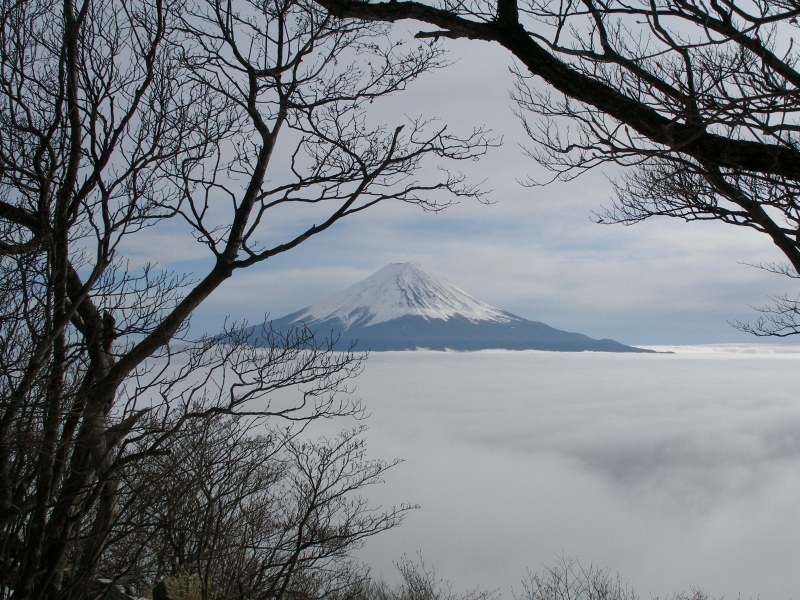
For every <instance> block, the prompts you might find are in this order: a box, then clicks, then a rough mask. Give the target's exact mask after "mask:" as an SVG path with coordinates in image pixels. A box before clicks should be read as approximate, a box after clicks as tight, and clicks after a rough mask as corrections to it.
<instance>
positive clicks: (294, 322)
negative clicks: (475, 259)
mask: <svg viewBox="0 0 800 600" xmlns="http://www.w3.org/2000/svg"><path fill="white" fill-rule="evenodd" d="M270 325H271V328H272V329H273V330H274V331H276V332H279V333H284V332H287V331H289V330H290V329H292V328H293V327H299V326H306V327H308V328H309V329H310V330H311V331H313V332H315V333H317V334H319V335H321V336H324V335H328V334H330V333H334V334H336V335H338V336H340V337H339V341H338V343H337V347H338V348H349V347H350V346H351V345H353V344H355V348H356V349H357V350H373V351H375V350H377V351H380V350H414V349H419V348H428V349H432V350H447V349H449V350H486V349H508V350H555V351H564V352H580V351H585V350H591V351H599V352H647V351H646V350H642V349H641V348H635V347H632V346H626V345H624V344H621V343H619V342H616V341H614V340H609V339H602V340H596V339H593V338H590V337H588V336H585V335H583V334H580V333H571V332H568V331H561V330H559V329H555V328H553V327H550V326H549V325H546V324H544V323H540V322H538V321H529V320H528V319H523V318H522V317H518V316H517V315H513V314H511V313H509V312H506V311H504V310H501V309H499V308H496V307H494V306H491V305H489V304H486V303H485V302H481V301H480V300H477V299H476V298H474V297H472V296H470V295H469V294H468V293H467V292H465V291H464V290H462V289H460V288H458V287H456V286H454V285H452V284H451V283H449V282H447V281H443V280H441V279H437V278H435V277H433V276H431V275H430V274H428V273H427V272H425V271H424V270H423V269H422V268H421V267H420V266H419V265H417V264H415V263H392V264H390V265H387V266H385V267H383V268H382V269H380V270H379V271H377V272H376V273H373V274H372V275H370V276H369V277H367V278H366V279H364V280H362V281H360V282H358V283H356V284H355V285H352V286H351V287H349V288H347V289H346V290H344V291H342V292H340V293H338V294H336V295H334V296H332V297H330V298H329V299H327V300H325V301H323V302H320V303H318V304H314V305H312V306H308V307H306V308H303V309H300V310H298V311H296V312H293V313H291V314H288V315H286V316H285V317H282V318H280V319H277V320H274V321H272V322H271V324H270ZM262 330H263V328H262V327H261V326H257V327H254V328H252V333H253V337H252V338H251V339H252V340H253V343H255V344H257V345H260V344H264V343H266V339H265V338H263V337H260V336H259V333H258V332H260V331H262Z"/></svg>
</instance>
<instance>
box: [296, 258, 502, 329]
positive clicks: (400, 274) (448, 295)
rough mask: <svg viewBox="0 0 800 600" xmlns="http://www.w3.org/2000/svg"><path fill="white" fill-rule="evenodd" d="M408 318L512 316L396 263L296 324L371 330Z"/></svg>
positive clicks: (491, 319) (416, 267)
mask: <svg viewBox="0 0 800 600" xmlns="http://www.w3.org/2000/svg"><path fill="white" fill-rule="evenodd" d="M405 316H417V317H423V318H424V319H427V320H431V319H441V320H444V321H447V320H448V319H451V318H453V317H462V318H464V319H467V320H469V321H473V322H477V321H489V322H494V323H506V322H509V321H512V320H513V317H512V316H511V315H509V314H508V313H506V312H504V311H502V310H500V309H499V308H496V307H494V306H491V305H489V304H486V303H484V302H481V301H480V300H477V299H475V298H473V297H472V296H470V295H469V294H468V293H467V292H465V291H464V290H462V289H460V288H458V287H456V286H455V285H453V284H451V283H449V282H447V281H444V280H442V279H437V278H435V277H433V276H431V275H430V274H428V273H426V272H425V271H424V270H423V269H422V267H421V266H420V265H418V264H416V263H392V264H389V265H386V266H385V267H383V268H382V269H380V270H379V271H377V272H375V273H373V274H372V275H370V276H369V277H367V278H366V279H364V280H362V281H360V282H358V283H356V284H355V285H352V286H350V287H349V288H347V289H346V290H344V291H342V292H340V293H338V294H336V295H335V296H333V297H331V298H329V299H328V300H325V301H323V302H320V303H319V304H315V305H313V306H309V307H308V308H306V309H305V310H303V311H302V312H301V313H300V314H299V315H298V316H297V317H296V318H295V320H296V321H304V322H313V321H317V322H321V321H327V320H330V319H339V320H340V321H341V322H342V323H343V324H344V327H345V329H347V328H349V327H351V326H353V325H359V326H362V327H363V326H369V325H375V324H377V323H383V322H385V321H391V320H393V319H398V318H401V317H405Z"/></svg>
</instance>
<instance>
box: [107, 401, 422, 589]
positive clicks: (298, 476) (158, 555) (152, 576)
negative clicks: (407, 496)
mask: <svg viewBox="0 0 800 600" xmlns="http://www.w3.org/2000/svg"><path fill="white" fill-rule="evenodd" d="M361 432H362V430H360V429H356V430H351V431H346V432H344V433H342V434H340V435H339V436H337V437H334V438H329V439H321V440H316V441H308V440H301V439H300V436H299V435H298V432H297V431H292V432H287V431H286V430H284V429H280V428H276V427H270V428H268V429H266V430H265V429H264V428H263V427H262V423H260V422H259V420H258V419H256V420H254V419H245V418H242V417H229V416H217V417H214V418H212V419H207V420H194V421H191V422H190V423H189V424H187V426H186V427H183V428H182V429H181V432H180V434H179V435H178V436H173V437H172V438H171V439H170V441H169V450H170V451H169V453H162V454H159V455H157V456H153V455H149V456H148V457H147V458H145V459H144V460H143V461H137V462H136V463H135V464H134V468H130V469H126V470H125V471H124V484H123V486H122V487H123V489H122V490H121V493H120V503H119V504H120V506H121V507H122V510H120V511H119V513H118V516H117V520H116V523H115V526H114V527H113V528H112V536H113V535H114V534H117V535H116V537H117V541H116V542H112V543H109V544H108V545H107V547H106V550H105V552H104V555H103V558H102V560H101V564H100V567H99V574H100V575H101V578H100V579H101V581H105V582H107V584H106V587H108V588H114V587H117V586H123V587H127V589H128V590H129V591H130V592H131V593H135V594H137V595H142V594H144V593H147V592H148V590H150V589H152V588H154V587H157V585H158V584H159V583H160V582H163V581H169V578H170V577H184V578H187V577H192V578H194V579H195V587H196V588H197V592H198V595H199V597H202V598H231V597H244V598H252V599H257V598H284V597H307V598H324V597H329V596H330V595H332V594H337V593H342V592H344V591H346V590H348V589H352V588H353V586H354V585H356V584H357V583H358V582H359V578H360V577H363V574H360V568H359V567H358V566H357V565H355V564H354V562H353V561H352V560H351V559H350V553H351V552H352V551H353V549H355V548H356V547H358V546H359V545H360V543H361V542H362V540H364V539H365V538H367V537H370V536H373V535H375V534H377V533H380V532H382V531H385V530H386V529H389V528H391V527H394V526H395V525H397V524H398V523H399V522H400V520H401V518H402V516H403V514H404V513H405V512H406V511H407V510H409V508H411V507H408V506H399V507H394V508H390V509H389V510H386V511H383V510H378V509H375V508H373V507H370V506H369V505H368V504H367V503H366V501H365V500H364V499H363V498H361V497H360V496H359V495H358V494H359V492H362V491H363V490H364V489H365V488H366V487H367V486H370V485H373V484H375V483H377V482H379V481H380V480H381V476H382V474H383V473H384V472H385V471H386V470H387V469H389V468H391V467H392V466H393V465H394V464H396V461H395V462H390V463H386V462H380V461H369V460H367V459H366V458H365V449H364V442H363V439H362V438H361Z"/></svg>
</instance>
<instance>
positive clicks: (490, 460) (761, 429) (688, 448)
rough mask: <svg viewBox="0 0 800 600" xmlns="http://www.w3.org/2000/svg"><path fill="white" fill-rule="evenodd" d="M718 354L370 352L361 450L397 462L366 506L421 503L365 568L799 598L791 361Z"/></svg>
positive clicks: (799, 456)
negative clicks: (580, 571) (599, 578)
mask: <svg viewBox="0 0 800 600" xmlns="http://www.w3.org/2000/svg"><path fill="white" fill-rule="evenodd" d="M724 350H725V351H722V352H719V351H714V349H705V350H703V351H701V352H697V351H695V352H692V353H677V354H673V355H663V354H662V355H646V356H641V355H613V354H593V353H585V354H558V353H542V352H516V353H513V352H512V353H504V352H488V353H468V354H455V353H453V354H443V353H428V352H420V353H385V354H375V355H373V356H372V357H370V359H369V361H368V365H367V369H366V372H365V373H364V375H363V376H362V377H361V378H360V379H359V394H360V395H361V396H362V397H363V398H364V399H365V400H366V402H367V405H368V407H369V409H370V411H371V412H372V418H371V419H370V421H369V423H370V428H371V429H370V432H369V434H368V440H369V444H370V448H371V454H372V455H374V456H384V457H393V456H402V457H405V458H406V459H407V461H406V462H405V463H404V464H403V465H401V466H400V467H399V468H398V469H397V470H396V471H395V472H394V473H393V474H391V475H390V476H389V477H388V485H386V486H384V487H383V488H381V489H379V490H377V491H376V492H375V494H376V498H378V499H379V500H380V501H381V502H384V503H387V504H390V503H397V502H400V501H409V502H418V503H420V504H421V505H422V508H421V510H419V511H417V512H416V513H414V514H412V515H411V516H410V517H409V518H408V520H407V522H406V524H405V525H404V526H403V527H402V528H400V529H399V530H397V531H395V532H391V533H390V534H388V535H384V536H382V537H380V538H376V539H374V540H372V541H371V542H370V543H369V544H368V545H367V547H366V548H365V550H364V556H365V557H366V558H367V560H368V561H369V562H370V563H372V564H373V565H375V567H376V568H377V569H378V570H379V571H382V572H384V573H385V574H389V573H390V572H391V561H392V560H393V559H396V558H398V557H399V556H400V555H402V554H403V553H407V554H412V555H413V554H414V553H416V552H417V551H418V550H422V552H423V555H424V557H425V559H426V561H430V562H431V563H432V564H433V565H435V566H436V567H437V569H438V571H439V572H440V574H441V575H442V576H444V577H446V578H448V579H451V580H453V581H454V582H455V584H456V587H458V588H471V587H475V586H479V587H482V588H489V589H495V588H496V589H498V590H499V591H500V592H501V593H502V594H503V595H504V596H505V597H511V593H510V591H511V588H512V587H513V586H515V585H516V583H517V582H518V581H519V579H520V578H521V577H522V576H523V575H524V572H525V570H526V568H531V569H533V570H537V569H539V568H541V567H542V566H543V565H546V564H552V563H554V562H556V560H557V559H558V558H559V557H560V556H562V555H565V556H570V557H575V558H577V559H579V560H581V561H583V562H585V563H593V564H595V565H597V566H601V567H607V568H609V569H611V570H612V571H618V572H619V573H620V575H621V576H622V577H623V578H625V579H626V580H628V581H629V582H630V583H631V584H633V585H634V587H635V588H636V589H637V590H638V592H639V593H640V594H641V596H642V597H644V598H647V597H649V596H650V595H651V594H661V595H668V594H671V593H674V592H678V591H685V590H689V589H691V588H693V587H695V586H699V587H702V588H703V589H706V590H707V591H709V592H710V593H711V594H713V595H715V596H717V595H725V596H726V597H727V598H736V597H737V596H739V595H741V597H742V598H750V597H756V596H760V597H762V598H770V599H781V598H790V597H795V596H796V591H797V590H796V586H795V585H794V584H795V576H794V574H795V571H796V558H797V548H798V546H799V545H800V524H799V523H800V519H799V518H798V517H800V399H798V397H797V394H796V387H795V385H794V383H795V380H796V373H797V368H798V366H800V354H796V353H793V352H787V351H786V349H784V350H783V351H782V352H778V353H774V354H766V353H759V354H750V353H747V352H744V353H735V352H733V351H732V350H734V349H732V348H728V349H724ZM740 350H741V348H740ZM518 587H519V586H517V588H518Z"/></svg>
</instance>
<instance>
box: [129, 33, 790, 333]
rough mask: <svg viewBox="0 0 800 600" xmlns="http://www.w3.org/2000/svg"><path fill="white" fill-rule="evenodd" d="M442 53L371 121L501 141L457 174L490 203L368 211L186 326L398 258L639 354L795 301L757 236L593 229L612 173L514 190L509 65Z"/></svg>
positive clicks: (284, 299) (222, 297)
mask: <svg viewBox="0 0 800 600" xmlns="http://www.w3.org/2000/svg"><path fill="white" fill-rule="evenodd" d="M407 37H408V39H409V43H411V42H412V40H411V36H410V35H408V36H407ZM446 45H447V47H448V48H449V49H450V50H451V57H452V58H453V59H454V60H455V61H456V64H454V65H452V66H451V67H448V68H447V69H446V70H444V71H440V72H437V73H434V74H431V75H429V76H426V77H424V78H423V79H422V80H421V81H419V82H417V84H416V85H415V86H414V87H413V88H412V89H410V90H408V91H407V92H405V93H403V94H401V95H398V96H397V97H396V98H394V99H392V100H390V101H388V102H384V103H382V104H376V105H375V106H374V112H373V114H372V118H374V119H381V120H383V121H385V122H386V123H387V124H389V125H395V124H397V123H399V121H401V120H402V115H403V114H404V113H405V114H410V115H416V114H424V115H429V116H437V117H440V118H441V119H443V120H445V121H446V122H447V123H448V124H449V125H450V126H451V127H453V128H454V129H456V130H459V129H460V130H469V129H471V128H472V127H473V126H474V125H484V124H485V125H486V126H488V127H490V128H492V129H494V130H495V131H496V132H497V133H498V134H502V135H503V136H504V140H505V143H504V146H503V147H502V148H501V149H498V150H495V151H493V152H491V154H490V155H489V156H487V157H485V158H484V159H483V160H481V161H479V162H469V163H464V164H461V165H459V166H460V167H461V168H462V169H463V170H464V171H465V172H466V173H468V174H469V175H470V176H472V177H473V178H474V179H475V180H483V179H486V180H487V183H486V186H487V187H488V188H490V189H492V190H493V191H492V193H491V194H490V198H491V200H492V201H493V202H494V204H493V205H491V206H484V205H480V204H478V203H476V202H463V203H461V204H459V205H457V206H454V207H452V208H450V209H448V210H446V211H444V212H443V213H439V214H426V213H423V212H422V211H421V210H419V209H417V208H416V207H413V206H406V205H401V206H389V205H383V206H377V207H375V208H374V209H371V210H370V211H367V212H365V213H363V214H361V215H357V216H355V217H353V218H350V219H349V220H347V221H342V222H340V223H339V224H338V225H337V226H335V227H334V228H333V229H331V230H329V231H328V232H326V233H324V234H322V235H321V236H318V237H317V238H315V239H313V240H311V241H310V242H307V243H305V244H304V245H302V246H301V247H300V248H298V249H296V250H294V251H292V252H291V253H289V254H286V255H283V256H281V257H279V258H276V259H274V260H272V261H269V262H267V263H264V264H261V265H259V266H257V267H255V268H253V269H251V270H249V271H248V272H242V273H238V274H237V276H235V277H234V279H233V280H231V281H230V282H229V283H227V284H226V285H225V286H224V287H223V288H222V289H220V290H218V291H217V292H216V293H215V295H214V296H212V298H210V299H209V301H208V302H207V303H206V304H205V305H204V306H203V308H202V309H201V310H200V311H199V312H198V313H197V315H196V317H195V319H194V327H195V328H196V329H198V330H199V329H206V330H211V331H215V330H217V329H218V327H219V323H221V321H222V319H223V318H224V317H225V315H230V316H232V317H235V318H246V319H248V320H249V321H251V322H257V321H260V320H261V318H262V317H263V315H264V314H265V313H270V314H271V315H272V316H273V317H279V316H282V315H283V314H286V313H288V312H291V311H293V310H295V309H297V308H300V307H302V306H305V305H308V304H311V303H314V302H316V301H318V300H320V299H322V298H324V297H325V296H326V295H328V294H330V293H333V292H336V291H338V290H339V289H342V288H344V287H346V286H348V285H350V284H352V283H355V282H356V281H358V280H359V279H361V278H363V277H366V276H368V275H369V274H371V273H372V272H373V271H375V270H377V269H379V268H380V267H382V266H383V265H385V264H386V263H388V262H395V261H415V262H418V263H420V264H422V265H423V266H424V267H425V268H426V269H427V270H429V271H430V272H432V273H433V274H436V275H440V276H444V277H446V278H447V279H449V280H450V281H452V282H453V283H455V284H456V285H459V286H460V287H462V288H464V289H465V290H467V291H468V292H470V293H471V294H472V295H474V296H476V297H477V298H479V299H481V300H484V301H486V302H489V303H491V304H495V305H497V306H499V307H501V308H503V309H506V310H509V311H511V312H514V313H516V314H518V315H520V316H523V317H526V318H529V319H533V320H542V321H545V322H547V323H549V324H550V325H553V326H555V327H559V328H562V329H568V330H573V331H580V332H583V333H586V334H588V335H592V336H595V337H611V338H615V339H619V340H621V341H624V342H628V343H638V344H648V343H649V344H679V343H704V342H723V341H744V340H750V339H751V338H749V337H748V336H744V335H742V334H740V333H738V332H737V331H735V330H734V329H733V328H731V327H730V325H729V324H728V321H729V320H732V319H746V318H748V317H749V316H752V315H753V313H752V312H751V311H750V309H749V306H751V305H758V304H762V303H764V302H766V301H767V300H768V296H769V295H770V294H776V293H781V292H791V291H792V289H791V287H790V285H789V283H790V282H788V281H786V280H783V279H782V278H780V277H776V276H772V275H768V274H766V273H763V272H760V271H758V270H756V269H753V268H752V267H748V266H746V265H744V264H742V263H743V262H746V263H757V262H764V261H774V260H779V259H780V255H779V254H778V253H777V252H776V251H775V250H774V249H773V248H772V246H771V245H770V243H769V241H768V240H767V238H766V237H764V236H760V235H758V234H756V233H754V232H751V231H748V230H744V229H742V228H733V227H730V226H724V225H718V224H708V223H705V224H698V223H691V224H686V223H683V222H678V221H673V220H667V219H662V220H653V221H651V222H647V223H644V224H641V225H637V226H635V227H622V226H604V225H597V224H595V223H593V222H592V218H591V217H592V211H593V210H598V209H600V208H601V207H602V206H603V205H604V204H607V203H608V201H609V200H610V198H611V186H610V184H609V181H608V178H609V177H613V176H614V173H613V172H609V171H605V172H603V171H599V170H598V171H595V172H593V173H590V174H588V175H586V176H584V177H582V178H580V179H578V180H577V181H574V182H571V183H553V184H551V185H550V186H548V187H544V188H533V189H531V188H524V187H522V186H520V185H519V183H518V180H519V179H522V178H525V177H526V176H528V175H534V176H535V175H541V174H542V171H540V170H539V168H538V167H537V166H536V165H535V164H534V163H533V162H532V161H531V160H530V159H528V158H526V157H525V156H524V155H523V153H522V151H521V149H520V147H519V144H520V143H522V142H524V141H525V140H524V138H523V137H522V136H521V131H520V129H521V128H520V126H519V122H518V121H517V118H516V117H515V116H514V115H513V103H512V101H511V100H510V97H509V90H510V87H511V82H512V78H511V75H510V74H509V73H508V69H507V67H508V65H509V64H510V58H509V57H508V55H507V54H505V53H504V52H502V51H501V50H500V49H499V48H497V47H495V46H492V45H489V44H483V43H475V42H453V41H448V42H446ZM276 164H277V166H278V167H279V168H280V161H278V163H276ZM165 247H169V248H170V252H169V253H168V257H167V258H166V259H165V253H164V248H165ZM129 250H130V251H131V252H132V255H133V257H134V258H135V259H136V260H140V261H144V260H147V259H154V260H157V261H159V262H160V263H161V264H162V265H165V266H170V267H175V268H178V269H182V270H186V271H196V272H201V270H202V266H203V263H202V262H198V261H197V260H195V257H197V256H198V255H199V254H198V249H197V248H196V245H195V243H194V242H193V240H192V239H191V238H188V237H180V236H179V237H175V236H174V235H171V234H168V232H158V231H151V232H145V233H144V234H143V235H142V236H141V237H139V238H138V241H137V242H136V246H131V247H129Z"/></svg>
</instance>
